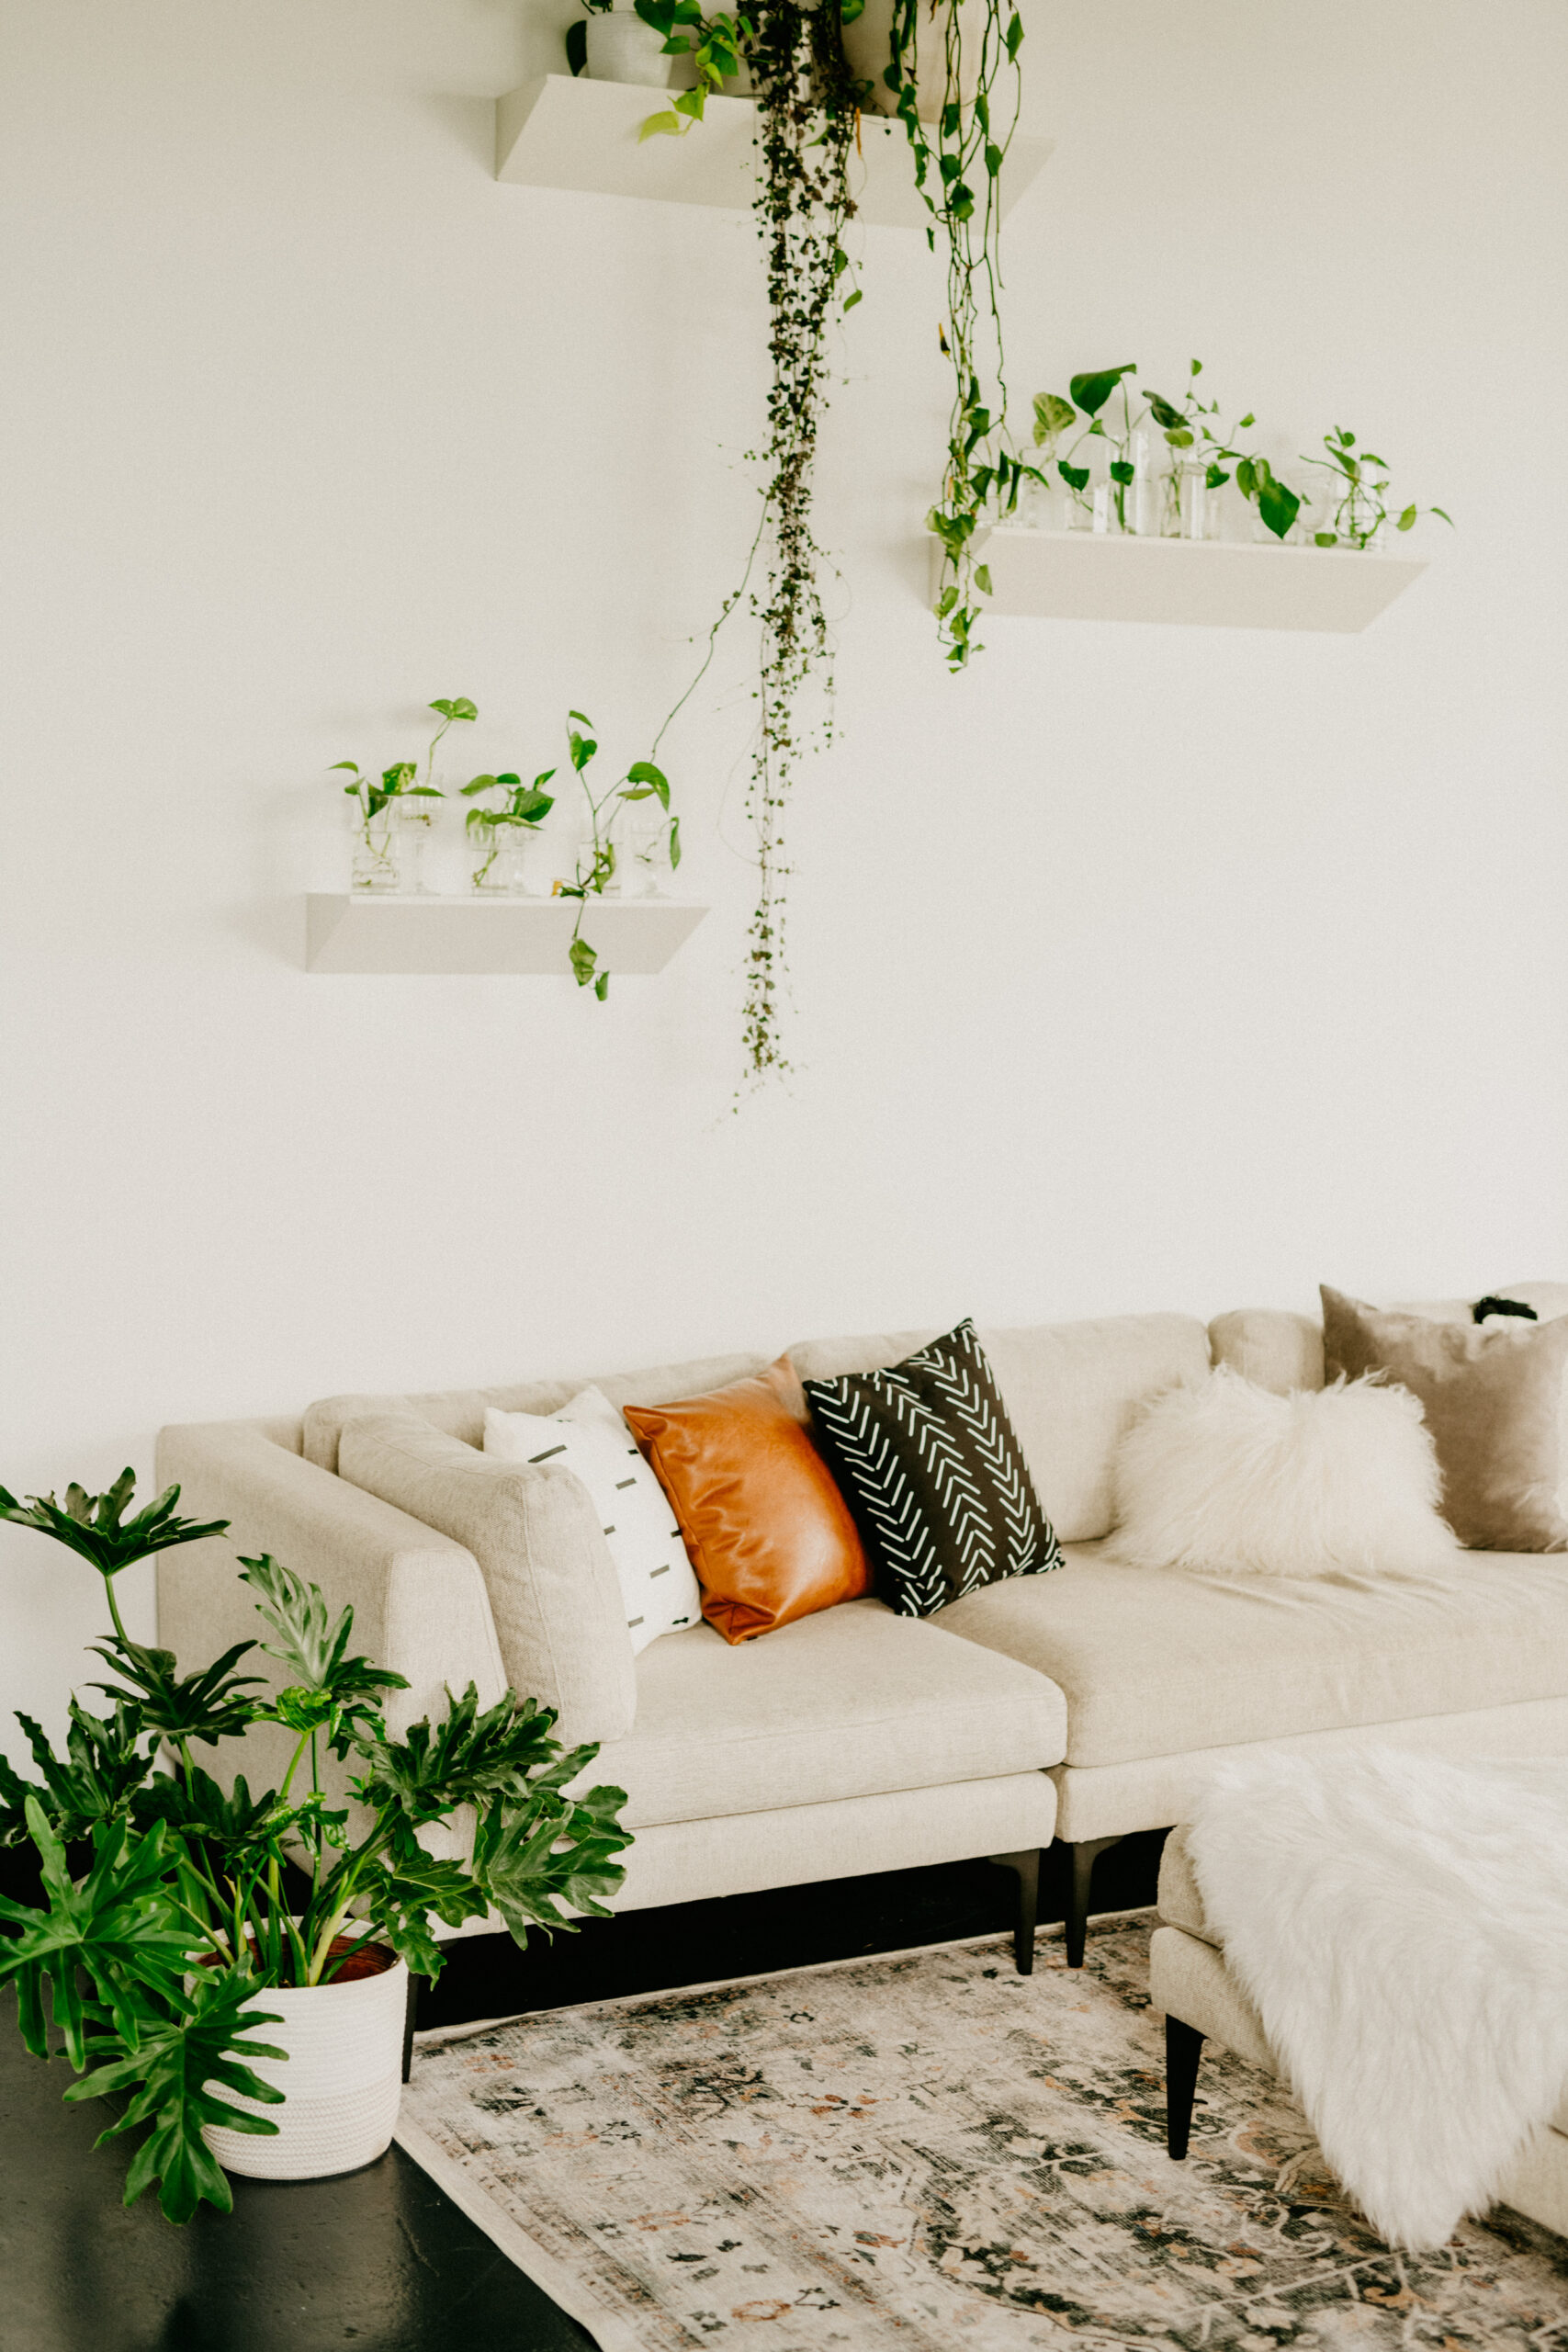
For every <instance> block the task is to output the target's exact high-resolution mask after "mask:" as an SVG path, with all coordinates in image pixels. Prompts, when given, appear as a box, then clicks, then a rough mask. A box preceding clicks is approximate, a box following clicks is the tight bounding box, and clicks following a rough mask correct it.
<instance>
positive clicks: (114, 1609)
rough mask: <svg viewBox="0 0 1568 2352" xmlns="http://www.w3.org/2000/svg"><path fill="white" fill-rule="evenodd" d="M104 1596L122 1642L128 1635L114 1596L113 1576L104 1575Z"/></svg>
mask: <svg viewBox="0 0 1568 2352" xmlns="http://www.w3.org/2000/svg"><path fill="white" fill-rule="evenodd" d="M104 1598H105V1600H107V1602H108V1605H109V1615H110V1616H111V1617H112V1618H113V1619H114V1629H115V1632H116V1633H117V1634H118V1635H119V1638H120V1640H121V1641H122V1642H123V1641H127V1640H128V1639H129V1638H130V1637H129V1635H128V1634H127V1633H126V1630H125V1626H124V1623H123V1622H122V1621H121V1618H120V1613H119V1604H118V1601H117V1600H115V1597H114V1578H113V1577H104Z"/></svg>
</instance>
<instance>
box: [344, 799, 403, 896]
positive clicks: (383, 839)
mask: <svg viewBox="0 0 1568 2352" xmlns="http://www.w3.org/2000/svg"><path fill="white" fill-rule="evenodd" d="M349 809H350V813H351V816H352V819H353V831H352V833H351V835H350V841H351V843H352V865H351V868H350V873H349V888H351V889H353V890H395V889H396V888H398V839H397V827H396V823H395V820H394V818H393V814H392V803H391V802H390V801H389V802H387V804H386V806H385V807H384V808H380V809H378V810H377V811H376V814H375V815H374V816H373V817H367V815H366V813H365V810H364V809H363V807H362V806H361V804H360V803H359V802H358V801H357V800H351V801H350V803H349Z"/></svg>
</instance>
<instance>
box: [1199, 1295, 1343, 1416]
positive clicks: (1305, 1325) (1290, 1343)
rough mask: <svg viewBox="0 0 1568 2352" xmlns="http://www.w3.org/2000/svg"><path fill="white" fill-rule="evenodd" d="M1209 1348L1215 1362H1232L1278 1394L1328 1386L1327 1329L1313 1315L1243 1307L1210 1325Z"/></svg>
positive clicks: (1248, 1377)
mask: <svg viewBox="0 0 1568 2352" xmlns="http://www.w3.org/2000/svg"><path fill="white" fill-rule="evenodd" d="M1209 1347H1210V1351H1211V1352H1212V1354H1213V1359H1214V1362H1215V1363H1216V1364H1228V1365H1229V1367H1230V1369H1231V1371H1232V1372H1238V1373H1240V1374H1241V1376H1242V1378H1243V1379H1244V1380H1250V1381H1251V1382H1252V1384H1253V1385H1254V1387H1255V1388H1267V1389H1268V1390H1269V1392H1270V1394H1271V1395H1273V1396H1275V1397H1288V1396H1289V1395H1290V1394H1291V1392H1292V1390H1293V1389H1298V1388H1321V1387H1322V1386H1323V1385H1324V1381H1323V1326H1322V1324H1321V1323H1319V1322H1318V1321H1317V1320H1316V1318H1315V1317H1313V1316H1311V1315H1291V1314H1288V1313H1286V1312H1285V1310H1284V1309H1283V1308H1281V1307H1278V1306H1238V1307H1236V1308H1235V1309H1234V1311H1233V1312H1232V1313H1231V1314H1229V1315H1216V1317H1214V1320H1213V1322H1212V1323H1211V1324H1210V1326H1209Z"/></svg>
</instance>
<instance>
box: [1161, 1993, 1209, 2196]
mask: <svg viewBox="0 0 1568 2352" xmlns="http://www.w3.org/2000/svg"><path fill="white" fill-rule="evenodd" d="M1202 2047H1203V2037H1202V2035H1201V2033H1200V2032H1199V2030H1198V2029H1197V2027H1196V2026H1195V2025H1183V2023H1182V2022H1181V2019H1180V2018H1173V2017H1168V2018H1166V2021H1165V2144H1166V2146H1167V2148H1168V2150H1169V2152H1170V2154H1172V2155H1173V2156H1174V2157H1175V2158H1176V2159H1177V2161H1178V2162H1180V2160H1181V2158H1182V2157H1183V2156H1184V2155H1185V2154H1187V2143H1188V2140H1189V2138H1190V2135H1191V2131H1192V2102H1193V2100H1194V2099H1195V2098H1196V2097H1197V2095H1198V2058H1199V2053H1200V2052H1201V2050H1202Z"/></svg>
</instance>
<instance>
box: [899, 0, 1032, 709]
mask: <svg viewBox="0 0 1568 2352" xmlns="http://www.w3.org/2000/svg"><path fill="white" fill-rule="evenodd" d="M922 13H923V15H924V20H925V22H926V23H927V25H928V27H935V28H939V37H940V38H941V40H942V43H943V63H944V80H945V94H944V96H943V100H942V106H941V107H940V109H939V112H938V116H937V119H936V121H935V123H934V124H932V123H930V122H927V121H924V120H923V119H921V116H920V111H919V93H918V90H917V87H916V78H915V60H916V49H915V43H916V33H917V29H918V27H919V23H920V22H921V18H922ZM1022 45H1023V20H1022V18H1021V17H1020V16H1019V14H1018V11H1017V9H1016V8H1015V7H1013V6H1011V0H984V6H983V8H982V9H977V10H975V11H974V12H970V11H966V10H964V9H963V8H961V6H960V0H929V6H927V7H926V8H925V10H924V11H923V12H922V7H921V0H894V5H893V20H892V28H891V36H890V56H889V60H888V63H887V66H886V71H885V73H884V75H883V79H884V81H885V82H886V85H887V87H888V88H889V89H890V90H891V91H892V92H893V94H894V96H895V99H896V102H897V113H898V117H899V119H900V120H901V121H902V123H903V125H904V129H905V131H906V134H907V136H908V141H909V144H910V147H911V149H912V151H913V156H914V164H915V185H916V187H917V188H918V189H919V193H920V195H921V196H922V197H923V198H924V199H925V203H926V208H927V210H928V212H929V213H930V215H931V219H930V221H929V224H928V226H927V230H926V239H927V243H929V244H930V245H931V249H932V251H933V252H934V251H935V248H936V237H937V232H938V231H939V230H940V231H941V232H942V245H943V251H944V254H945V259H946V265H947V304H946V311H947V315H946V320H945V322H944V323H943V324H942V325H940V326H939V327H938V330H937V341H938V344H939V346H940V348H941V350H942V356H944V358H946V359H947V360H948V362H949V364H950V365H951V368H952V370H953V400H952V403H951V406H950V408H949V412H948V432H947V461H946V465H945V468H944V471H943V478H942V494H941V496H940V497H939V498H938V499H937V500H936V502H935V503H934V504H933V505H932V507H931V512H930V514H929V515H928V516H927V524H928V527H929V528H930V529H931V531H932V532H934V534H935V535H936V537H937V538H938V539H939V540H940V542H941V544H942V578H941V582H940V584H939V588H938V593H937V599H936V605H935V607H934V609H935V612H936V616H937V624H938V629H939V634H940V637H941V639H942V645H943V647H944V649H945V651H946V655H947V662H948V667H949V669H951V670H954V671H957V670H962V669H964V668H965V667H966V666H967V663H968V661H969V657H970V655H971V654H972V653H974V652H977V651H978V650H980V648H979V644H978V640H977V639H976V636H975V633H974V632H975V628H976V624H977V623H978V620H979V617H980V609H979V606H978V605H977V603H976V596H978V595H983V594H987V593H988V592H987V588H986V585H985V582H983V581H982V579H981V576H980V575H981V572H982V571H984V570H985V567H984V565H983V564H981V563H979V561H978V560H977V546H976V542H977V538H978V535H979V531H980V526H981V524H982V520H983V519H984V518H986V517H987V515H989V514H990V513H991V512H993V511H994V512H995V513H996V514H997V515H1002V516H1006V515H1010V514H1012V513H1013V512H1014V510H1015V509H1016V507H1017V504H1018V498H1019V492H1020V491H1021V487H1022V485H1023V483H1024V482H1025V481H1029V480H1031V479H1032V480H1035V481H1038V480H1039V479H1040V476H1039V473H1038V471H1037V469H1035V468H1034V467H1032V466H1031V465H1029V464H1027V463H1026V462H1025V461H1023V460H1022V459H1021V458H1019V457H1018V456H1017V454H1016V452H1015V450H1014V448H1013V447H1012V444H1011V440H1010V434H1009V429H1008V415H1007V407H1008V392H1007V377H1006V358H1005V352H1004V347H1003V337H1002V322H1001V309H1000V288H1001V220H1002V212H1001V174H1002V167H1003V164H1005V162H1006V160H1007V153H1008V149H1009V147H1010V145H1011V142H1012V134H1013V131H1014V130H1015V129H1016V127H1017V124H1018V116H1019V108H1020V105H1021V96H1022V84H1021V78H1020V74H1019V71H1018V56H1019V51H1020V50H1021V47H1022ZM971 82H973V84H974V86H975V99H974V103H973V105H965V104H964V102H963V96H962V93H963V92H964V88H965V85H967V84H969V83H971ZM1004 85H1005V86H1006V87H1007V89H1008V92H1009V103H1008V106H1007V108H1006V114H1007V119H1006V121H1005V123H1004V122H1002V121H1001V120H1000V119H999V118H1000V114H1001V111H1002V109H1001V108H999V107H998V91H999V90H1000V89H1001V88H1002V87H1003V86H1004ZM1045 397H1046V400H1047V402H1048V403H1049V401H1050V400H1051V399H1052V397H1053V396H1050V395H1047V396H1045ZM1061 429H1062V423H1061V421H1059V420H1055V411H1054V409H1053V408H1052V407H1050V406H1049V405H1047V407H1046V409H1045V410H1044V411H1042V409H1041V406H1040V404H1039V403H1038V402H1037V403H1036V405H1035V411H1034V433H1035V446H1036V447H1040V446H1042V445H1043V443H1044V442H1047V441H1049V440H1051V439H1052V438H1053V437H1054V435H1055V434H1056V433H1059V432H1060V430H1061ZM989 576H990V575H989V573H988V572H987V573H986V579H987V580H988V579H989Z"/></svg>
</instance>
